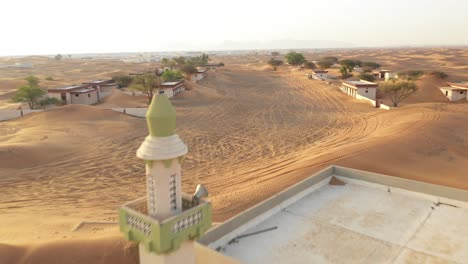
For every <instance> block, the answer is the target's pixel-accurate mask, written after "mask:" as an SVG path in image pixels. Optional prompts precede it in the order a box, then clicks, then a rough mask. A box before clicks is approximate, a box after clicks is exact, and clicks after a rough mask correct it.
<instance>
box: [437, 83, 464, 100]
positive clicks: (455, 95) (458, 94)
mask: <svg viewBox="0 0 468 264" xmlns="http://www.w3.org/2000/svg"><path fill="white" fill-rule="evenodd" d="M447 85H448V86H446V87H440V88H439V89H440V91H441V92H442V93H443V94H444V95H445V97H447V98H448V99H449V100H450V102H455V101H459V100H462V99H466V100H468V83H467V82H462V83H452V82H449V83H447Z"/></svg>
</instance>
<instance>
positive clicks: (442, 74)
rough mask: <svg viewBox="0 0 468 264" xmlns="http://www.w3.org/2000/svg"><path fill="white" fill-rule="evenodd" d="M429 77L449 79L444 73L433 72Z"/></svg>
mask: <svg viewBox="0 0 468 264" xmlns="http://www.w3.org/2000/svg"><path fill="white" fill-rule="evenodd" d="M429 75H432V76H436V77H438V78H440V79H446V78H447V77H448V74H446V73H445V72H443V71H432V72H431V73H429Z"/></svg>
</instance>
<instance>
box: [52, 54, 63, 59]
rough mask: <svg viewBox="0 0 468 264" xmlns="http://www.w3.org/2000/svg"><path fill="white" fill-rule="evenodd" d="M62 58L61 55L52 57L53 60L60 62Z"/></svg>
mask: <svg viewBox="0 0 468 264" xmlns="http://www.w3.org/2000/svg"><path fill="white" fill-rule="evenodd" d="M62 58H63V56H62V54H57V55H55V57H54V59H55V60H61V59H62Z"/></svg>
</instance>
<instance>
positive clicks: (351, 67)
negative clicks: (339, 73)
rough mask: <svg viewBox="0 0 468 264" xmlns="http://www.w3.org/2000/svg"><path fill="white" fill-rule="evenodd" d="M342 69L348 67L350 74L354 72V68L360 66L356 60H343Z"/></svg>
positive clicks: (341, 62)
mask: <svg viewBox="0 0 468 264" xmlns="http://www.w3.org/2000/svg"><path fill="white" fill-rule="evenodd" d="M340 65H341V67H346V69H348V71H349V72H353V70H354V67H356V66H358V65H357V63H356V61H355V60H342V61H340Z"/></svg>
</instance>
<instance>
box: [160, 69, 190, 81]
mask: <svg viewBox="0 0 468 264" xmlns="http://www.w3.org/2000/svg"><path fill="white" fill-rule="evenodd" d="M161 79H162V80H163V81H165V82H175V81H180V80H182V79H184V75H182V73H181V72H180V71H165V72H164V73H163V74H162V75H161Z"/></svg>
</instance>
